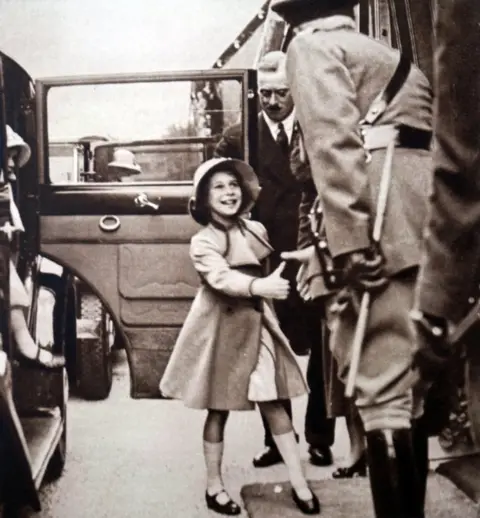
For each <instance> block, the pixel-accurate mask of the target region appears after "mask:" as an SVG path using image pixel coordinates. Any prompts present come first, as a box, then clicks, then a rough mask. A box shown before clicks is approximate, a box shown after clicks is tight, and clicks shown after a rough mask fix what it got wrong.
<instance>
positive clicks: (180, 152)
mask: <svg viewBox="0 0 480 518" xmlns="http://www.w3.org/2000/svg"><path fill="white" fill-rule="evenodd" d="M36 93H37V125H38V135H39V145H38V156H39V175H40V241H41V245H40V250H41V253H42V255H45V256H46V257H48V258H50V259H52V260H54V261H55V262H57V263H59V264H60V265H62V266H63V267H64V268H66V269H68V270H69V271H70V272H72V273H73V274H74V275H75V276H76V277H78V278H80V279H81V280H82V281H83V282H84V283H86V284H87V285H88V286H89V288H90V289H91V290H92V292H93V293H94V294H95V295H96V296H97V297H98V298H99V299H100V300H101V301H102V302H103V304H104V305H105V306H106V307H107V309H108V312H109V314H110V315H111V316H112V319H113V321H114V324H115V328H116V332H117V333H119V334H120V335H121V337H122V339H123V342H124V343H125V347H126V350H127V354H128V359H129V365H130V375H131V394H132V396H133V397H160V396H161V394H160V392H159V388H158V385H159V381H160V379H161V376H162V374H163V371H164V369H165V366H166V363H167V361H168V358H169V356H170V353H171V351H172V348H173V345H174V343H175V339H176V337H177V335H178V332H179V330H180V328H181V326H182V324H183V322H184V319H185V316H186V314H187V312H188V310H189V307H190V304H191V301H192V298H193V297H194V295H195V293H196V290H197V287H198V283H199V280H198V276H197V274H196V272H195V270H194V268H193V266H192V264H191V260H190V258H189V243H190V238H191V237H192V235H193V234H194V233H195V232H196V231H197V230H198V228H199V227H198V225H197V224H196V223H195V222H194V221H193V219H192V218H191V217H190V216H189V215H188V212H187V203H188V199H189V197H190V196H191V193H192V178H193V173H194V171H195V169H196V168H197V167H198V166H199V165H200V164H201V163H202V162H203V161H204V160H206V159H208V158H211V157H212V155H213V153H214V149H215V145H216V143H217V142H218V140H219V139H220V137H221V135H222V132H223V130H224V129H225V128H227V127H228V126H231V125H233V124H238V125H239V133H238V138H239V139H240V140H241V146H242V148H243V152H244V157H245V159H246V160H248V161H250V163H252V165H255V151H256V148H255V146H256V142H257V131H256V124H257V120H258V119H257V97H256V74H255V72H254V71H252V70H209V71H187V72H162V73H155V74H136V75H111V76H101V77H100V76H89V77H73V78H72V77H70V78H68V77H64V78H49V79H41V80H37V82H36ZM85 135H95V136H96V137H95V139H94V140H95V142H93V141H92V143H91V144H92V145H91V146H90V148H89V152H90V153H91V155H90V156H89V157H87V158H89V160H86V161H85V162H86V163H87V162H88V164H87V166H88V167H90V166H91V170H89V171H82V172H81V175H80V176H81V178H82V180H81V181H78V182H75V181H73V182H72V181H71V179H72V178H75V176H76V175H74V174H72V171H70V170H64V169H65V167H67V168H68V167H69V164H72V163H74V162H75V161H73V162H72V160H70V159H67V160H60V159H59V158H58V156H57V157H53V156H50V154H49V148H50V149H53V148H52V144H54V143H55V142H58V140H59V139H63V141H68V140H70V141H76V140H79V139H81V138H83V137H84V136H85ZM100 137H102V140H101V139H100ZM125 152H127V153H125ZM122 160H123V165H124V166H125V167H123V168H122V167H119V166H122ZM109 164H110V165H112V164H113V165H116V166H117V167H110V166H109ZM77 176H78V175H77ZM66 178H69V179H70V180H69V181H68V182H66V181H65V179H66ZM92 354H93V353H92Z"/></svg>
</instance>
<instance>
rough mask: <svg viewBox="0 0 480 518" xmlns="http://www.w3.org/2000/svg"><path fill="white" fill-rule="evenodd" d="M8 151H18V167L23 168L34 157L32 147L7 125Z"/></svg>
mask: <svg viewBox="0 0 480 518" xmlns="http://www.w3.org/2000/svg"><path fill="white" fill-rule="evenodd" d="M6 129H7V149H13V148H16V149H18V167H23V166H24V165H25V164H26V163H27V162H28V161H29V160H30V157H31V155H32V150H31V149H30V146H29V145H28V144H27V143H26V142H25V141H24V140H23V138H22V137H21V136H20V135H19V134H18V133H15V132H14V131H13V129H12V128H11V127H10V126H9V125H8V124H7V125H6Z"/></svg>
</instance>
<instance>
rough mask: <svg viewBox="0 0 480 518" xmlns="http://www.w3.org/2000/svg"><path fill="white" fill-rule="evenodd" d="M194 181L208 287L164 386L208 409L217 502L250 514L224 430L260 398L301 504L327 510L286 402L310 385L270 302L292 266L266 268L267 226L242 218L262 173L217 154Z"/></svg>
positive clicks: (199, 262)
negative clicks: (231, 487) (305, 464)
mask: <svg viewBox="0 0 480 518" xmlns="http://www.w3.org/2000/svg"><path fill="white" fill-rule="evenodd" d="M193 186H194V187H193V188H194V196H193V198H192V199H191V200H190V205H189V208H190V213H191V215H192V217H193V218H194V219H195V221H197V222H198V223H200V224H201V225H202V226H203V227H204V228H202V229H201V230H199V232H197V234H195V235H194V236H193V238H192V240H191V245H190V256H191V258H192V261H193V265H194V267H195V269H196V271H197V272H198V274H199V276H200V279H201V286H200V288H199V290H198V292H197V295H196V297H195V299H194V301H193V304H192V306H191V308H190V311H189V313H188V316H187V318H186V320H185V323H184V325H183V327H182V330H181V331H180V334H179V336H178V339H177V342H176V344H175V347H174V349H173V352H172V355H171V357H170V360H169V362H168V364H167V367H166V370H165V373H164V375H163V377H162V380H161V382H160V390H161V392H162V393H163V394H164V395H166V396H169V397H173V398H176V399H181V400H183V402H184V403H185V405H186V406H188V407H190V408H196V409H206V410H207V411H208V412H207V418H206V421H205V427H204V431H203V441H204V442H203V446H204V457H205V464H206V471H207V491H206V495H205V499H206V503H207V507H208V508H209V509H211V510H214V511H216V512H219V513H222V514H228V515H236V514H239V513H240V512H241V511H240V507H239V506H238V504H236V503H235V502H234V501H233V500H232V499H231V498H230V496H229V495H228V493H227V491H226V490H225V487H224V484H223V480H222V474H221V466H222V457H223V444H224V442H223V440H224V430H225V425H226V422H227V418H228V415H229V411H231V410H252V409H253V408H254V407H255V404H257V405H258V406H259V408H260V411H261V412H262V414H264V416H265V418H266V419H267V421H268V423H269V426H270V429H271V430H272V433H273V437H274V440H275V443H276V445H277V448H278V449H279V451H280V452H281V454H282V457H283V459H284V460H285V464H286V466H287V469H288V473H289V477H290V482H291V485H292V498H293V501H294V502H295V504H296V506H297V507H298V508H299V509H300V511H302V512H303V513H304V514H318V513H319V512H320V504H319V502H318V499H317V497H316V496H315V494H314V493H313V492H312V491H311V489H310V488H309V487H308V484H307V481H306V479H305V475H304V473H303V469H302V465H301V461H300V454H299V451H298V446H297V443H296V441H295V435H294V432H293V426H292V422H291V419H290V417H289V416H288V415H287V413H286V412H285V409H284V408H283V406H282V405H281V404H280V400H284V399H290V398H291V397H296V396H301V395H303V394H305V393H306V392H307V390H308V389H307V386H306V382H305V380H304V378H303V374H302V372H301V369H300V367H299V365H298V363H297V359H296V357H295V354H294V353H293V351H292V349H291V348H290V345H289V343H288V340H287V338H286V337H285V335H284V334H283V333H282V331H281V329H280V327H279V325H278V321H277V319H276V317H275V313H274V312H273V310H272V308H271V299H284V298H286V297H287V295H288V291H289V283H288V281H287V280H286V279H283V278H282V277H281V273H282V270H283V267H284V264H281V265H280V266H278V267H277V269H276V270H275V271H273V272H272V273H270V274H268V273H267V272H268V271H269V268H268V257H269V255H270V254H271V252H272V247H271V246H270V244H269V242H268V237H267V233H266V231H265V227H264V226H263V225H262V224H261V223H259V222H257V221H250V220H247V219H245V218H244V217H242V215H243V214H245V213H246V212H248V211H249V210H250V209H251V207H252V206H253V204H254V202H255V200H256V198H257V196H258V192H259V190H260V189H259V185H258V179H257V177H256V175H255V172H254V171H253V169H252V168H251V167H250V166H249V165H248V164H247V163H246V162H242V161H241V160H234V159H225V158H214V159H210V160H208V161H207V162H205V163H203V164H202V165H200V166H199V168H198V169H197V170H196V172H195V175H194V178H193Z"/></svg>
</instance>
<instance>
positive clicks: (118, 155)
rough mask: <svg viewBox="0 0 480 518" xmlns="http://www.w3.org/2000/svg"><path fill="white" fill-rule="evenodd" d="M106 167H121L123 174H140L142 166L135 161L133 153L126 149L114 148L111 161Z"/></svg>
mask: <svg viewBox="0 0 480 518" xmlns="http://www.w3.org/2000/svg"><path fill="white" fill-rule="evenodd" d="M108 167H109V168H111V167H115V168H116V169H121V170H122V171H123V172H124V173H125V174H129V175H133V174H140V173H141V172H142V168H141V167H140V165H139V164H138V163H137V160H136V159H135V155H134V154H133V153H132V152H131V151H129V150H128V149H122V148H120V149H116V150H115V151H114V152H113V161H112V162H109V163H108Z"/></svg>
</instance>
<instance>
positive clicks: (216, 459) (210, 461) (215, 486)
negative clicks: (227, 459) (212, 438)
mask: <svg viewBox="0 0 480 518" xmlns="http://www.w3.org/2000/svg"><path fill="white" fill-rule="evenodd" d="M203 455H204V457H205V466H206V468H207V492H208V494H209V495H212V496H213V495H214V494H216V493H219V492H220V491H222V490H223V489H224V487H223V480H222V459H223V441H221V442H208V441H205V440H204V441H203ZM223 497H224V495H220V496H219V498H218V502H219V503H220V504H222V503H226V501H228V498H226V501H225V502H224V498H223Z"/></svg>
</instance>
